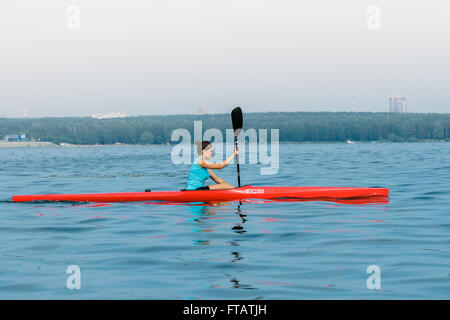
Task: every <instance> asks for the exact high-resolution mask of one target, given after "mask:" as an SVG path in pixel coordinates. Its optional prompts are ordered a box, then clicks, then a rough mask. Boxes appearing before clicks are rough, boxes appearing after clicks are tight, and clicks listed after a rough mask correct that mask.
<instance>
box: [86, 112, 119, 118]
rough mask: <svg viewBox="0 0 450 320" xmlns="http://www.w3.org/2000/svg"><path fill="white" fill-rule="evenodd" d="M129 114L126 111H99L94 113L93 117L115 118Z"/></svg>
mask: <svg viewBox="0 0 450 320" xmlns="http://www.w3.org/2000/svg"><path fill="white" fill-rule="evenodd" d="M126 116H127V114H126V113H125V112H113V113H97V114H93V115H92V118H95V119H113V118H125V117H126Z"/></svg>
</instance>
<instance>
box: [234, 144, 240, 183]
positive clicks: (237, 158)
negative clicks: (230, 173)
mask: <svg viewBox="0 0 450 320" xmlns="http://www.w3.org/2000/svg"><path fill="white" fill-rule="evenodd" d="M234 142H235V145H236V149H237V150H239V149H238V138H237V136H234ZM236 163H237V166H236V167H237V178H238V187H240V186H241V173H240V171H239V154H237V155H236Z"/></svg>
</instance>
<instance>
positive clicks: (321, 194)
mask: <svg viewBox="0 0 450 320" xmlns="http://www.w3.org/2000/svg"><path fill="white" fill-rule="evenodd" d="M388 196H389V189H387V188H342V187H263V186H261V187H260V186H251V185H248V186H243V187H240V188H234V189H227V190H194V191H187V190H181V191H155V192H152V191H150V192H122V193H88V194H41V195H16V196H13V197H12V200H13V202H30V201H73V202H134V201H166V202H184V203H188V202H213V201H233V200H244V199H267V200H271V199H273V200H275V199H297V200H314V199H317V200H331V201H334V200H344V199H347V200H351V199H367V198H374V197H375V198H386V199H388ZM384 202H387V201H384Z"/></svg>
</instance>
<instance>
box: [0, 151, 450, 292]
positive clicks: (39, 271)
mask: <svg viewBox="0 0 450 320" xmlns="http://www.w3.org/2000/svg"><path fill="white" fill-rule="evenodd" d="M171 150H172V147H170V146H122V147H86V148H17V149H0V178H1V183H0V200H1V202H0V217H1V221H2V223H1V225H0V298H1V299H18V298H26V299H449V298H450V232H449V231H450V161H449V160H450V143H367V144H359V143H354V144H282V145H280V168H279V171H278V174H276V175H260V167H261V165H260V164H253V165H251V164H248V165H243V166H241V179H242V184H252V185H276V186H295V185H303V186H350V187H373V186H382V187H388V188H389V189H390V202H389V203H387V204H371V205H361V204H359V205H358V204H337V203H333V202H320V201H315V202H274V203H262V202H256V201H255V202H250V203H246V202H245V203H242V204H239V202H229V203H222V204H219V205H216V206H206V205H198V204H197V205H184V204H180V205H161V204H155V203H143V202H139V203H116V204H104V205H95V204H87V203H84V204H75V203H53V204H52V203H11V202H10V199H11V196H12V195H13V194H37V193H39V194H40V193H88V192H127V191H143V190H144V189H148V188H150V189H152V190H154V191H155V190H178V189H181V188H183V187H184V184H185V181H186V178H187V174H188V170H189V166H188V165H180V166H176V165H173V164H172V162H171ZM235 170H236V168H235V166H233V165H230V166H229V167H227V168H226V169H224V170H222V171H218V174H219V176H221V177H223V178H224V179H225V180H227V181H229V182H231V183H233V184H236V174H235ZM70 265H77V266H79V267H80V269H81V289H80V290H76V289H74V290H69V289H68V288H67V287H66V280H67V278H68V277H69V276H70V275H69V274H67V273H66V270H67V267H68V266H70ZM371 265H376V266H378V267H379V268H380V272H381V273H380V275H381V288H380V289H368V287H367V279H368V277H369V276H370V275H371V274H368V273H367V267H368V266H371Z"/></svg>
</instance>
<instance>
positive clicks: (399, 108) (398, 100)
mask: <svg viewBox="0 0 450 320" xmlns="http://www.w3.org/2000/svg"><path fill="white" fill-rule="evenodd" d="M389 112H392V113H406V98H405V97H402V96H394V97H390V98H389Z"/></svg>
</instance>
